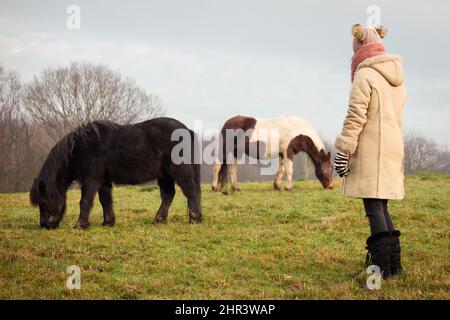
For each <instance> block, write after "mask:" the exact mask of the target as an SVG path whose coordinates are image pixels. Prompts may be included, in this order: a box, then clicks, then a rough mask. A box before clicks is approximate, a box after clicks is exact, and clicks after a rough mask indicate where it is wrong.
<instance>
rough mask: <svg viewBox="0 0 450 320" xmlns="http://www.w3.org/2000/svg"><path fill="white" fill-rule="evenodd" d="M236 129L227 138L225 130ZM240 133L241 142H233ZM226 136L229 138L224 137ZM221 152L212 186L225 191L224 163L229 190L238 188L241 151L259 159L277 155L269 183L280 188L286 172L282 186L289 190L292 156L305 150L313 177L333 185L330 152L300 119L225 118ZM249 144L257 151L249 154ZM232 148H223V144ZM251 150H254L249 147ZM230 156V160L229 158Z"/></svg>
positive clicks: (310, 127) (309, 126)
mask: <svg viewBox="0 0 450 320" xmlns="http://www.w3.org/2000/svg"><path fill="white" fill-rule="evenodd" d="M230 129H231V130H237V131H236V132H237V134H236V137H235V139H236V140H235V141H227V134H226V131H227V130H230ZM243 132H244V133H246V132H249V133H248V134H244V138H243V141H244V143H241V144H239V143H236V141H237V139H239V136H240V135H242V134H243ZM228 139H229V138H228ZM219 144H220V146H221V148H220V150H221V151H222V156H220V157H217V159H216V163H215V165H214V169H213V182H212V190H213V191H216V190H218V189H219V186H218V185H219V184H220V190H221V191H222V193H224V194H227V193H228V192H227V190H226V186H227V178H228V167H229V168H230V170H229V171H230V177H231V188H232V191H238V190H239V187H238V181H237V159H239V158H240V157H241V156H242V154H244V153H245V154H247V155H249V156H250V157H253V158H256V159H259V158H260V157H261V158H272V157H276V156H278V157H279V160H280V162H279V168H278V172H277V174H276V176H275V180H274V183H273V187H274V189H276V190H281V179H282V178H283V176H284V175H286V183H285V189H286V190H292V174H293V171H294V170H293V159H294V156H295V155H296V154H297V153H299V152H305V153H306V154H307V155H308V156H309V158H310V159H311V161H312V163H314V165H315V174H316V177H317V178H318V179H319V181H320V182H321V184H322V186H323V188H325V189H332V188H333V177H332V174H333V166H332V164H331V155H330V152H326V151H325V148H324V144H323V142H322V140H321V139H320V137H319V135H318V134H317V133H316V131H315V130H314V129H313V128H312V126H311V125H310V124H309V123H308V122H307V121H306V120H304V119H302V118H299V117H295V116H291V115H285V116H281V117H278V118H274V119H257V118H253V117H248V116H241V115H239V116H235V117H232V118H230V119H228V120H227V121H226V122H225V123H224V125H223V126H222V128H221V135H220V142H219ZM252 144H256V146H254V148H253V150H257V154H256V155H255V154H249V152H250V151H251V150H252V148H251V146H252ZM230 145H231V146H232V149H233V150H226V149H227V146H230ZM253 152H254V151H253ZM230 159H231V160H230Z"/></svg>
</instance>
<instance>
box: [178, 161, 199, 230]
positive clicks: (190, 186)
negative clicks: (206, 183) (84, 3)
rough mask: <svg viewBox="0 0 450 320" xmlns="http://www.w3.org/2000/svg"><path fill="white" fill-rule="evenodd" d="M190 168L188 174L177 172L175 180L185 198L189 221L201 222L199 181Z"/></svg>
mask: <svg viewBox="0 0 450 320" xmlns="http://www.w3.org/2000/svg"><path fill="white" fill-rule="evenodd" d="M191 169H192V170H191V173H190V174H189V173H188V174H186V173H184V174H183V173H179V174H180V175H179V176H177V178H176V182H177V183H178V185H179V186H180V188H181V190H182V191H183V194H184V195H185V196H186V198H187V202H188V207H189V223H200V222H202V210H201V207H200V194H201V190H200V182H199V181H198V179H196V178H195V176H196V173H195V170H194V167H192V168H191ZM189 175H190V176H189Z"/></svg>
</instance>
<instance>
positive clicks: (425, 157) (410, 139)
mask: <svg viewBox="0 0 450 320" xmlns="http://www.w3.org/2000/svg"><path fill="white" fill-rule="evenodd" d="M439 154H440V150H439V147H438V146H437V144H436V143H435V142H434V141H433V140H432V139H427V138H425V137H423V136H421V135H419V134H417V133H410V134H408V135H406V136H405V162H404V165H405V173H406V174H411V173H415V172H418V171H421V170H433V169H434V168H435V167H436V162H437V159H438V156H439Z"/></svg>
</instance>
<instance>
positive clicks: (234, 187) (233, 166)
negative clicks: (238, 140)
mask: <svg viewBox="0 0 450 320" xmlns="http://www.w3.org/2000/svg"><path fill="white" fill-rule="evenodd" d="M237 170H238V164H237V159H236V158H233V163H231V164H230V178H231V191H233V192H236V191H241V189H239V186H238V179H237Z"/></svg>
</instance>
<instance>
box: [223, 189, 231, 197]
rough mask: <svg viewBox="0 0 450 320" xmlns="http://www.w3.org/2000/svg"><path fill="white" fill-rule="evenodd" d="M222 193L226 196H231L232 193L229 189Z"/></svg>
mask: <svg viewBox="0 0 450 320" xmlns="http://www.w3.org/2000/svg"><path fill="white" fill-rule="evenodd" d="M222 194H223V195H225V196H229V195H230V193H229V192H228V191H227V190H224V191H222Z"/></svg>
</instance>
